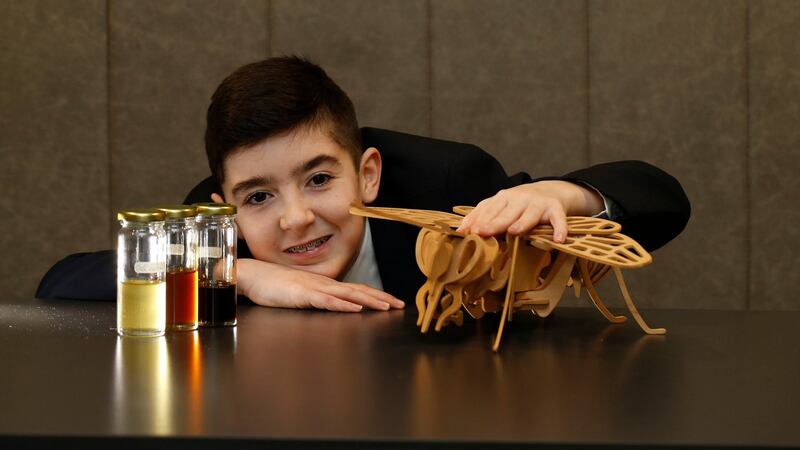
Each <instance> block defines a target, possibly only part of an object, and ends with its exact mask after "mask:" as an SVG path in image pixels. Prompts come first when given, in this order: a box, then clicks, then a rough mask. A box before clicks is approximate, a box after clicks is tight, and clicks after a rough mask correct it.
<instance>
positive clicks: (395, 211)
mask: <svg viewBox="0 0 800 450" xmlns="http://www.w3.org/2000/svg"><path fill="white" fill-rule="evenodd" d="M350 214H353V215H357V216H364V217H372V218H376V219H385V220H394V221H397V222H403V223H407V224H410V225H414V226H417V227H420V228H427V229H429V230H434V231H439V232H442V233H445V234H455V235H459V236H463V234H461V233H456V231H455V229H456V228H458V226H459V225H461V219H463V217H461V216H458V215H455V214H452V213H448V212H443V211H432V210H428V209H408V208H387V207H377V206H370V207H366V206H357V205H351V206H350Z"/></svg>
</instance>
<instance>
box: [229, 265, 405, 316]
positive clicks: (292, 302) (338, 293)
mask: <svg viewBox="0 0 800 450" xmlns="http://www.w3.org/2000/svg"><path fill="white" fill-rule="evenodd" d="M237 272H238V273H237V283H238V285H239V293H240V294H241V295H244V296H246V297H247V298H249V299H250V300H252V301H254V302H255V303H258V304H259V305H262V306H273V307H278V308H317V309H327V310H330V311H341V312H358V311H361V310H362V309H363V308H364V307H367V308H370V309H376V310H384V311H385V310H388V309H390V308H403V307H404V306H405V304H404V303H403V302H402V301H400V300H398V299H396V298H394V297H393V296H392V295H390V294H388V293H386V292H383V291H381V290H378V289H373V288H371V287H369V286H366V285H363V284H355V283H343V282H341V281H337V280H334V279H332V278H328V277H326V276H324V275H318V274H315V273H310V272H306V271H302V270H297V269H292V268H290V267H285V266H281V265H279V264H273V263H268V262H264V261H259V260H257V259H252V258H240V259H239V260H238V268H237Z"/></svg>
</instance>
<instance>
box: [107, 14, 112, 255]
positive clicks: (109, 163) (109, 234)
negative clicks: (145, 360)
mask: <svg viewBox="0 0 800 450" xmlns="http://www.w3.org/2000/svg"><path fill="white" fill-rule="evenodd" d="M111 1H112V0H106V189H107V192H106V194H107V196H106V198H107V201H108V216H107V217H106V223H107V224H108V226H107V229H106V239H108V241H109V243H111V244H112V246H114V243H113V238H112V233H113V231H112V230H113V229H114V226H113V225H112V223H113V220H112V218H113V217H114V185H113V182H114V181H113V178H114V177H113V167H114V164H113V161H112V158H113V155H114V152H112V151H111V145H112V139H111V136H112V134H111V133H112V132H113V129H112V124H111V95H112V90H111Z"/></svg>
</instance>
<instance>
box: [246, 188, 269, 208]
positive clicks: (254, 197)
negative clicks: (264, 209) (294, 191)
mask: <svg viewBox="0 0 800 450" xmlns="http://www.w3.org/2000/svg"><path fill="white" fill-rule="evenodd" d="M269 197H270V194H269V193H267V192H263V191H259V192H253V193H252V194H250V196H248V197H247V199H245V201H244V202H245V203H247V204H251V205H259V204H261V203H264V202H265V201H267V199H269Z"/></svg>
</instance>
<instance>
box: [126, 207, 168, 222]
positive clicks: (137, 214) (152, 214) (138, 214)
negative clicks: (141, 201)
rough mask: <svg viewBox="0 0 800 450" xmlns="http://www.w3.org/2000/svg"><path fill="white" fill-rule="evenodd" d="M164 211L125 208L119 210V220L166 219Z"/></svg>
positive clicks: (152, 220)
mask: <svg viewBox="0 0 800 450" xmlns="http://www.w3.org/2000/svg"><path fill="white" fill-rule="evenodd" d="M164 216H165V214H164V211H159V210H157V209H152V208H150V209H123V210H122V211H119V212H117V220H125V221H127V222H160V221H163V220H164Z"/></svg>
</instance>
